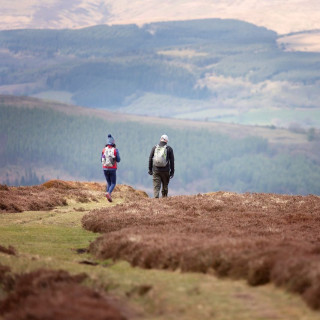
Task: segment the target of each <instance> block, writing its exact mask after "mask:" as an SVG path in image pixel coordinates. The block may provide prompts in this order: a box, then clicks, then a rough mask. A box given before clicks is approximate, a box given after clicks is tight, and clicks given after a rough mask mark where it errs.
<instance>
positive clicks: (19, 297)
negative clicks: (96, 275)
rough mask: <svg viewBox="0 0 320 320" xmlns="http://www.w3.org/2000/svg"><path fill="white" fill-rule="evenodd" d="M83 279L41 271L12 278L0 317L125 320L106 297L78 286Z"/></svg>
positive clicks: (82, 276)
mask: <svg viewBox="0 0 320 320" xmlns="http://www.w3.org/2000/svg"><path fill="white" fill-rule="evenodd" d="M2 269H4V267H2ZM5 272H9V270H8V269H4V271H3V272H2V274H3V273H5ZM0 275H1V266H0ZM7 277H9V276H7ZM11 277H12V276H11ZM2 278H4V276H3V275H2ZM85 278H86V275H85V274H79V275H75V276H71V275H69V273H68V272H66V271H63V270H58V271H54V270H45V269H40V270H36V271H33V272H30V273H26V274H22V275H15V277H13V278H12V279H14V281H13V284H12V285H11V290H9V293H8V295H7V297H6V298H5V299H4V300H2V301H0V314H1V315H2V316H3V319H5V320H24V319H33V320H43V319H46V320H54V319H60V320H69V319H91V320H105V319H108V320H125V319H126V317H124V316H123V315H122V314H121V312H120V311H119V310H118V307H117V306H115V305H114V304H115V303H114V302H113V301H112V299H110V297H107V296H106V295H105V294H103V293H100V292H98V291H94V290H92V289H90V288H87V287H85V286H82V285H81V284H80V283H81V282H82V281H83V280H84V279H85Z"/></svg>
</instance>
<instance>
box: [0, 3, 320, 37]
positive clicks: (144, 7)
mask: <svg viewBox="0 0 320 320" xmlns="http://www.w3.org/2000/svg"><path fill="white" fill-rule="evenodd" d="M1 7H2V11H1V14H0V29H2V30H3V29H24V28H41V29H43V28H50V29H65V28H83V27H88V26H92V25H97V24H128V23H136V24H143V23H149V22H157V21H170V20H190V19H204V18H223V19H226V18H231V19H239V20H243V21H247V22H251V23H254V24H256V25H259V26H264V27H267V28H268V29H271V30H274V31H277V32H278V33H289V32H294V31H301V30H310V29H319V28H320V13H319V12H320V10H319V2H318V1H317V0H308V1H292V0H283V1H276V0H246V1H236V0H216V1H210V0H199V1H191V0H185V1H179V0H163V1H161V2H159V1H155V0H149V1H147V2H144V3H141V1H134V0H133V1H128V0H117V1H111V0H103V1H101V0H90V1H89V0H80V1H69V2H61V1H58V0H50V1H49V0H43V1H41V2H39V1H36V0H28V1H27V2H21V3H19V6H17V5H16V3H15V2H12V1H9V0H3V1H2V2H1Z"/></svg>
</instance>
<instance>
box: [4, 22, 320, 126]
mask: <svg viewBox="0 0 320 320" xmlns="http://www.w3.org/2000/svg"><path fill="white" fill-rule="evenodd" d="M285 39H286V38H285ZM278 40H279V38H278V35H277V34H276V33H275V32H273V31H270V30H268V29H266V28H263V27H257V26H255V25H253V24H250V23H246V22H241V21H238V20H231V19H225V20H221V19H204V20H192V21H171V22H163V23H150V24H146V25H144V26H142V27H138V26H137V25H117V26H106V25H100V26H95V27H90V28H84V29H79V30H69V29H67V30H48V29H46V30H29V29H28V30H11V31H1V32H0V57H1V60H0V93H2V94H14V95H28V96H35V97H39V98H44V99H51V100H56V101H61V102H68V103H72V104H77V105H81V106H87V107H90V108H100V109H109V110H117V111H120V112H125V113H131V114H139V115H149V116H150V115H151V116H162V117H171V118H179V119H191V120H201V121H203V120H206V121H221V122H228V123H240V124H249V125H274V126H277V127H286V128H288V127H290V126H295V127H297V126H300V127H302V128H312V127H314V128H317V127H320V108H319V105H318V98H319V72H318V71H319V65H320V54H319V53H316V52H292V51H290V50H289V49H290V48H291V47H290V45H289V44H288V45H286V44H281V45H279V44H278V42H277V41H278ZM285 41H289V40H285ZM284 43H286V42H284ZM286 46H288V47H286ZM287 49H288V50H287Z"/></svg>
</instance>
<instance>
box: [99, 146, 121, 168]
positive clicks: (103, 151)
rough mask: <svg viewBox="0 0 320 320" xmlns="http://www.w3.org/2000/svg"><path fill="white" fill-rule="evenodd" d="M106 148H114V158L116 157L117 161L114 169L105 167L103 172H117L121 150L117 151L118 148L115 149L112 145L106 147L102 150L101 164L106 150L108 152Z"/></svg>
mask: <svg viewBox="0 0 320 320" xmlns="http://www.w3.org/2000/svg"><path fill="white" fill-rule="evenodd" d="M106 148H109V149H112V148H114V156H115V160H116V161H115V162H114V164H113V166H112V167H109V166H106V165H103V166H102V168H103V170H117V162H120V153H119V150H118V149H116V148H115V147H114V146H112V145H109V144H108V145H106V146H105V147H104V148H103V150H102V154H101V162H102V160H103V158H105V150H106Z"/></svg>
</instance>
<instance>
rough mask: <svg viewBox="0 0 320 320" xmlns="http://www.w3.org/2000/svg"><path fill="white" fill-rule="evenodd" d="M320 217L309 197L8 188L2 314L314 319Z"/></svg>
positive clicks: (0, 229) (61, 186)
mask: <svg viewBox="0 0 320 320" xmlns="http://www.w3.org/2000/svg"><path fill="white" fill-rule="evenodd" d="M319 224H320V198H319V197H316V196H312V195H309V196H286V195H277V194H257V193H253V194H251V193H250V194H249V193H247V194H236V193H230V192H215V193H208V194H198V195H193V196H176V197H169V198H167V199H158V200H156V199H150V198H148V196H147V195H146V194H145V193H144V192H142V191H138V190H135V189H133V188H131V187H130V186H126V185H118V186H117V187H116V189H115V192H114V202H112V203H111V204H110V203H108V202H107V201H106V200H105V198H104V184H98V183H84V182H81V183H80V182H66V181H61V180H56V181H49V182H46V183H45V184H43V185H40V186H34V187H6V186H4V185H2V186H1V189H0V234H1V238H0V239H1V241H0V283H1V286H0V319H1V316H2V318H3V319H29V318H27V315H28V316H29V317H30V316H32V317H33V318H32V319H44V318H46V319H57V318H59V319H70V315H72V316H73V318H80V317H82V318H83V319H89V318H90V319H240V320H241V319H243V320H248V319H288V320H289V319H290V320H294V319H297V320H298V319H319V311H317V310H318V309H319V306H320V305H319V304H320V285H319V283H320V282H319V279H320V277H319V276H320V268H319V266H320V259H319V254H320V250H319V240H320V239H319V233H318V230H319ZM83 227H84V228H83ZM99 234H100V235H99ZM75 301H76V302H77V304H76V303H75ZM79 301H81V303H79ZM17 305H19V308H16V306H17ZM75 305H76V306H77V307H75ZM43 306H46V307H45V308H44V307H43Z"/></svg>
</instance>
